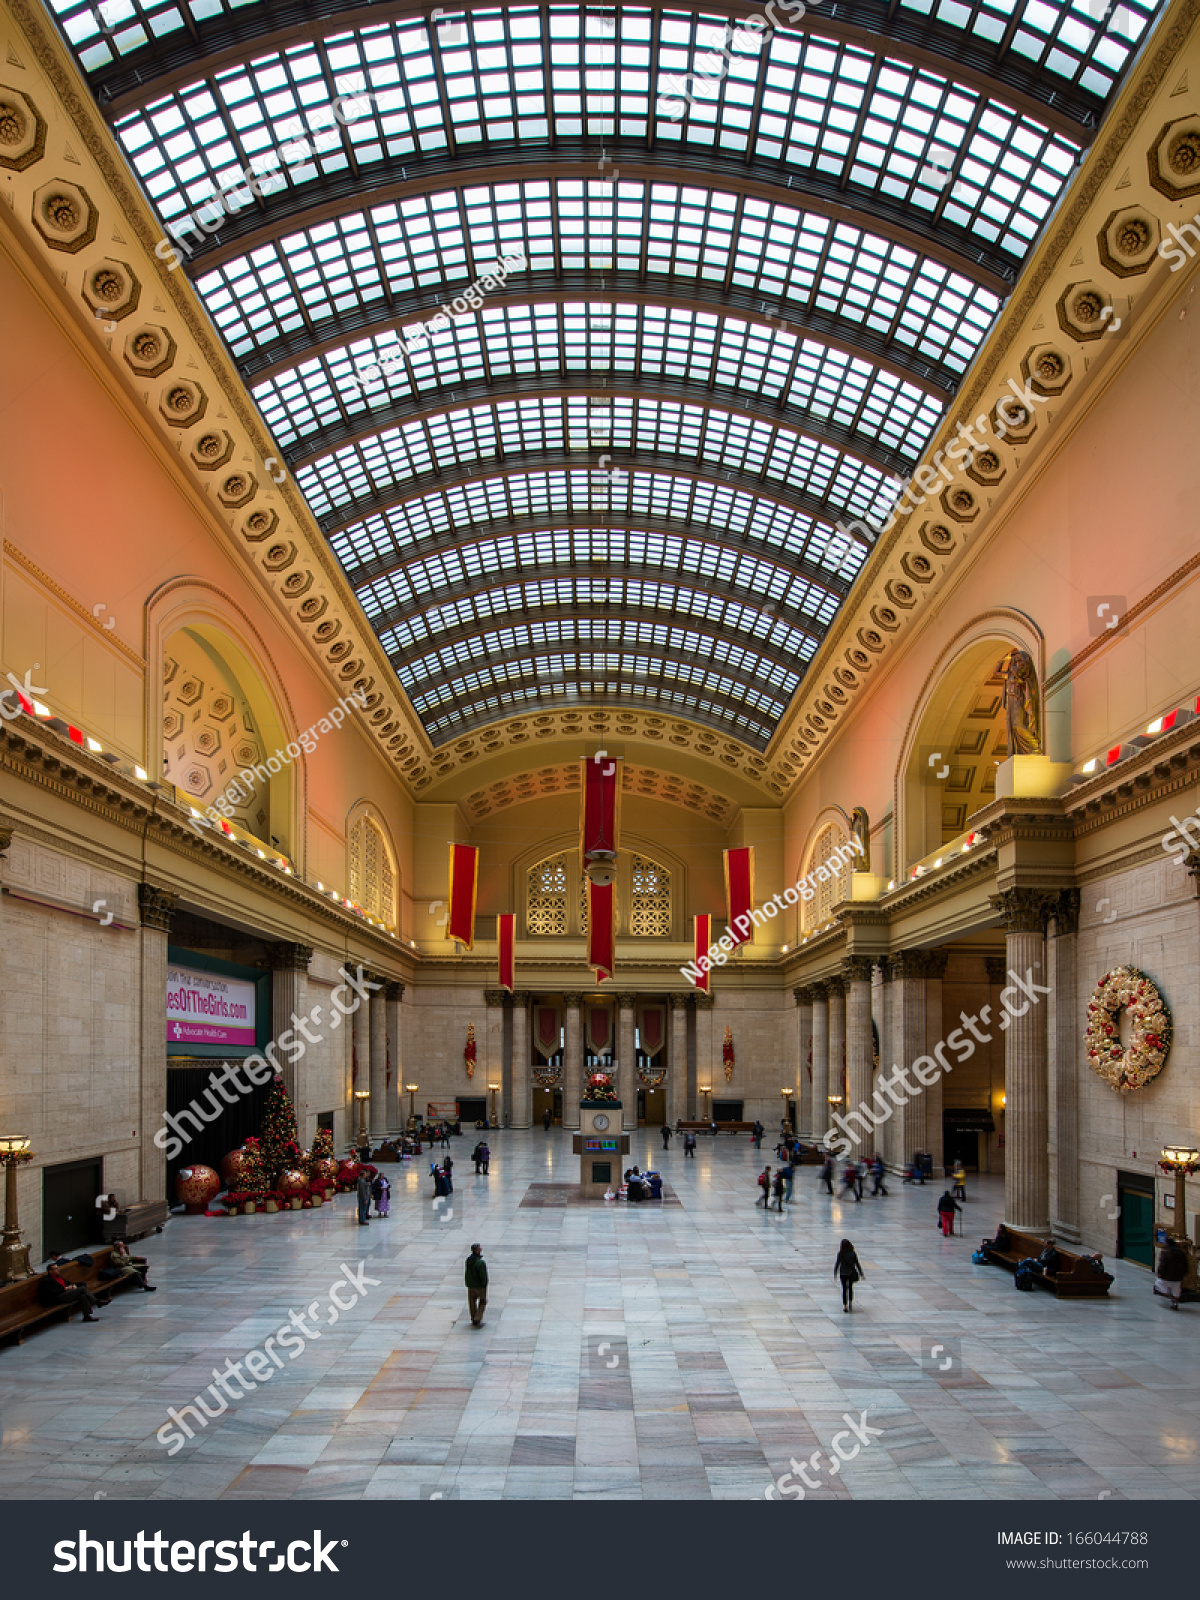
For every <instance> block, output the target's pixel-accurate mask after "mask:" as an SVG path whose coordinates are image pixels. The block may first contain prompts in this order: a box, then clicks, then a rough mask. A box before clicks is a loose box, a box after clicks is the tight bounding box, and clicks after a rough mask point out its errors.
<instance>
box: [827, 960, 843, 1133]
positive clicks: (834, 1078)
mask: <svg viewBox="0 0 1200 1600" xmlns="http://www.w3.org/2000/svg"><path fill="white" fill-rule="evenodd" d="M825 993H826V995H827V996H828V998H829V1088H828V1090H827V1093H828V1096H829V1098H830V1099H837V1097H838V1096H839V1095H840V1096H841V1103H840V1104H839V1105H836V1106H834V1107H833V1109H834V1110H835V1111H845V1109H846V1088H845V1078H846V1072H845V1067H846V985H845V983H844V982H843V981H842V979H841V978H840V977H837V976H835V977H832V978H827V979H826V980H825ZM826 1126H828V1123H827V1124H826Z"/></svg>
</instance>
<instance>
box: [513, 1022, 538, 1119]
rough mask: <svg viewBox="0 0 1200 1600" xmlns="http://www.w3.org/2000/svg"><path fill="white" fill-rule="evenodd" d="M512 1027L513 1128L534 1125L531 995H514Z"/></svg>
mask: <svg viewBox="0 0 1200 1600" xmlns="http://www.w3.org/2000/svg"><path fill="white" fill-rule="evenodd" d="M512 1018H513V1025H512V1126H513V1127H514V1128H529V1127H532V1125H533V1075H532V1073H531V1071H530V1061H529V995H528V993H525V992H519V993H517V994H514V995H513V1014H512Z"/></svg>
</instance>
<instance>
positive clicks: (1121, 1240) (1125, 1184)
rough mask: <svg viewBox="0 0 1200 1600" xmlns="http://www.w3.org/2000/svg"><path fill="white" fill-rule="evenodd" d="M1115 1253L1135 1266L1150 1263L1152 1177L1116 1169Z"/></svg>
mask: <svg viewBox="0 0 1200 1600" xmlns="http://www.w3.org/2000/svg"><path fill="white" fill-rule="evenodd" d="M1117 1205H1118V1207H1119V1212H1118V1216H1117V1255H1118V1256H1120V1257H1121V1258H1122V1260H1124V1261H1135V1262H1136V1263H1137V1264H1138V1266H1139V1267H1153V1266H1154V1179H1153V1178H1148V1177H1147V1176H1146V1175H1145V1174H1144V1173H1141V1172H1118V1173H1117Z"/></svg>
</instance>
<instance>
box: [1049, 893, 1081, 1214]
mask: <svg viewBox="0 0 1200 1600" xmlns="http://www.w3.org/2000/svg"><path fill="white" fill-rule="evenodd" d="M1078 933H1079V890H1078V889H1064V890H1063V891H1062V893H1061V894H1060V895H1059V897H1058V903H1057V905H1056V906H1055V908H1054V938H1053V939H1052V940H1051V942H1050V948H1049V956H1050V976H1049V978H1048V979H1047V980H1046V981H1047V982H1048V983H1049V984H1050V985H1051V988H1052V990H1053V993H1052V994H1050V995H1048V996H1047V1000H1048V1002H1049V1006H1050V1018H1049V1028H1050V1052H1051V1054H1050V1082H1051V1084H1052V1086H1053V1088H1052V1094H1053V1101H1052V1106H1051V1109H1052V1111H1053V1117H1052V1118H1051V1123H1052V1127H1051V1139H1052V1146H1053V1153H1054V1170H1053V1190H1052V1193H1051V1204H1050V1225H1051V1227H1052V1229H1053V1230H1054V1237H1055V1238H1056V1239H1063V1240H1065V1241H1066V1242H1067V1243H1068V1244H1078V1243H1079V1241H1080V1218H1079V1098H1078V1089H1079V1061H1078V1055H1077V1051H1078V1038H1077V1011H1076V997H1075V983H1076V959H1077V957H1076V945H1077V943H1078Z"/></svg>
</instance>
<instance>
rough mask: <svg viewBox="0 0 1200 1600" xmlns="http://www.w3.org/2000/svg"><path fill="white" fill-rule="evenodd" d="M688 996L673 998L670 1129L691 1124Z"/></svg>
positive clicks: (669, 1063) (669, 1059) (681, 995)
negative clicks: (678, 1124)
mask: <svg viewBox="0 0 1200 1600" xmlns="http://www.w3.org/2000/svg"><path fill="white" fill-rule="evenodd" d="M688 999H689V996H687V995H686V994H673V995H672V996H671V1042H670V1044H669V1045H668V1047H667V1048H668V1050H669V1051H670V1054H669V1055H668V1057H667V1123H668V1125H669V1126H670V1127H672V1128H673V1127H674V1126H675V1124H676V1123H677V1122H678V1121H680V1120H682V1121H684V1122H690V1121H691V1118H690V1116H689V1115H688V1109H687V1105H688V1047H687V1043H688V1041H687V1019H688Z"/></svg>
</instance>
